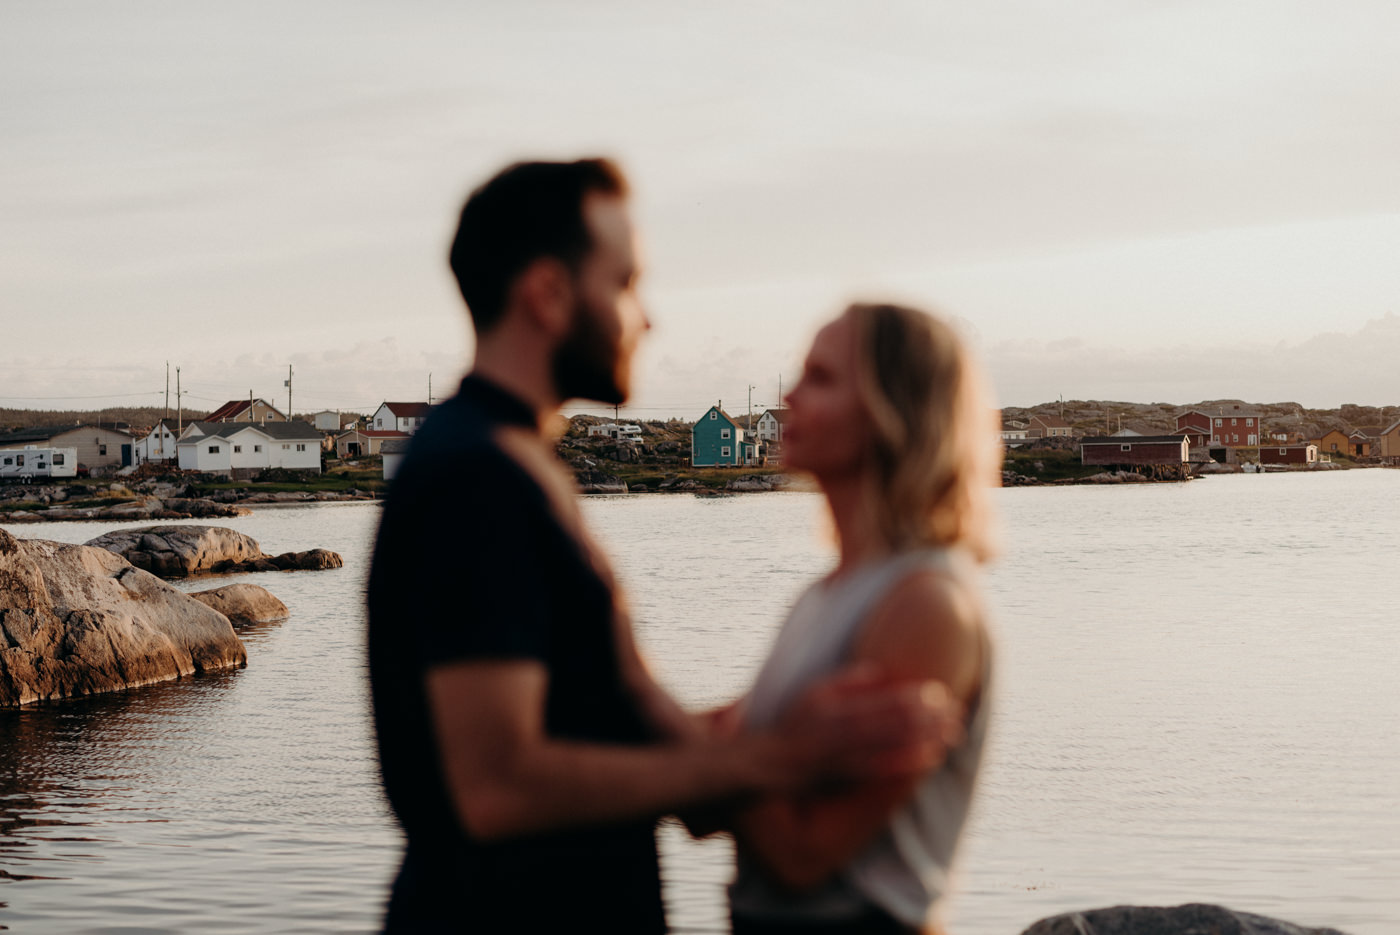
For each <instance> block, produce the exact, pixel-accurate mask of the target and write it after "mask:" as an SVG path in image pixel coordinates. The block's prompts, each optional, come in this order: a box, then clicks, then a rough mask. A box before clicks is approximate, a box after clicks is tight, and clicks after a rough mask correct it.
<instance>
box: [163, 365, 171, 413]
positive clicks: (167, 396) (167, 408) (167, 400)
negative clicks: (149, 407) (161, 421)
mask: <svg viewBox="0 0 1400 935" xmlns="http://www.w3.org/2000/svg"><path fill="white" fill-rule="evenodd" d="M164 418H166V419H168V418H170V361H168V360H167V361H166V362H165V416H164Z"/></svg>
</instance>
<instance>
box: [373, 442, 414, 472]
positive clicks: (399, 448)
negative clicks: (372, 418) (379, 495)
mask: <svg viewBox="0 0 1400 935" xmlns="http://www.w3.org/2000/svg"><path fill="white" fill-rule="evenodd" d="M379 453H380V454H382V455H383V456H384V479H385V480H393V479H394V475H395V474H397V473H398V472H399V465H400V464H402V463H403V456H404V455H405V454H407V453H408V439H407V438H390V439H388V440H387V441H385V442H384V443H383V444H382V445H380V446H379Z"/></svg>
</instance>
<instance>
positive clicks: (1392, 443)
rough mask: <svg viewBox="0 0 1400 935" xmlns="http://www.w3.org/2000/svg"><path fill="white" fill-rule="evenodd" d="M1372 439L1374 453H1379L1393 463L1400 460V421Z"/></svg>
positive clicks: (1372, 451)
mask: <svg viewBox="0 0 1400 935" xmlns="http://www.w3.org/2000/svg"><path fill="white" fill-rule="evenodd" d="M1371 441H1372V444H1371V453H1372V454H1375V455H1379V456H1380V457H1382V458H1384V459H1385V460H1386V461H1388V462H1390V463H1391V464H1394V463H1396V462H1397V461H1400V422H1395V423H1393V424H1392V425H1391V426H1390V427H1389V428H1387V429H1386V430H1385V431H1383V432H1380V433H1379V434H1377V435H1376V436H1374V437H1373V438H1372V439H1371Z"/></svg>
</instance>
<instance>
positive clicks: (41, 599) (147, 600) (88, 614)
mask: <svg viewBox="0 0 1400 935" xmlns="http://www.w3.org/2000/svg"><path fill="white" fill-rule="evenodd" d="M246 662H247V654H246V653H245V651H244V649H243V643H242V642H241V641H240V640H239V639H238V636H237V635H236V634H235V633H234V632H233V626H232V625H231V624H230V623H229V621H228V618H226V617H225V616H223V614H220V613H218V612H217V611H215V610H213V609H211V608H209V607H207V606H205V605H204V604H202V603H200V602H199V601H196V600H194V599H193V598H191V597H189V596H188V595H186V594H182V593H180V592H179V591H177V590H175V589H174V588H172V587H171V586H170V585H168V584H166V583H165V582H163V581H161V580H160V579H158V578H156V577H155V576H154V575H150V574H148V573H146V572H144V571H141V570H140V569H138V568H134V567H132V566H131V565H130V564H129V563H128V562H127V561H126V560H125V559H123V558H121V557H120V556H118V555H115V554H113V553H112V552H110V551H107V550H106V549H98V548H91V547H88V546H82V545H66V544H63V543H59V542H47V541H44V540H41V539H30V540H21V539H16V538H15V537H14V536H12V535H10V534H9V533H7V532H5V531H4V530H0V707H15V706H18V705H25V704H29V703H31V702H35V701H44V700H51V699H58V698H68V697H73V696H76V695H88V694H95V693H98V692H106V691H115V690H117V689H122V688H132V687H135V686H138V685H149V684H152V683H154V682H163V681H168V680H170V679H177V678H183V677H185V676H187V675H194V674H196V673H199V672H211V671H215V670H218V669H227V668H231V667H237V666H243V665H245V664H246Z"/></svg>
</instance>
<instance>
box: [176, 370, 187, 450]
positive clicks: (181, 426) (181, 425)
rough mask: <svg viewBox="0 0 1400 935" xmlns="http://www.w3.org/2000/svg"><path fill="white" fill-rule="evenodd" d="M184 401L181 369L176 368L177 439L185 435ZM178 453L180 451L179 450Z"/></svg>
mask: <svg viewBox="0 0 1400 935" xmlns="http://www.w3.org/2000/svg"><path fill="white" fill-rule="evenodd" d="M183 403H184V400H183V399H181V398H180V368H179V367H176V368H175V411H176V412H178V413H179V416H178V417H177V418H176V420H175V437H176V438H179V437H180V436H181V435H183V434H185V407H184V405H183ZM176 451H179V449H178V448H177V449H176Z"/></svg>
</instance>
